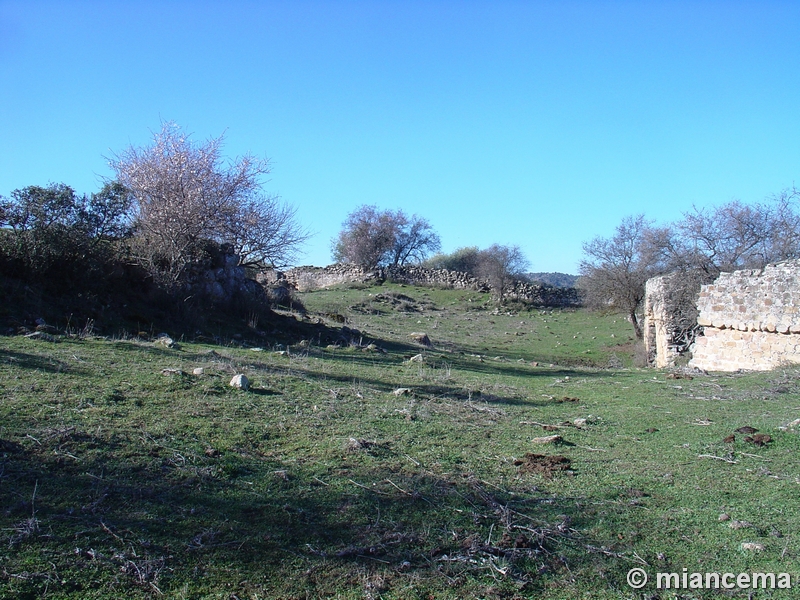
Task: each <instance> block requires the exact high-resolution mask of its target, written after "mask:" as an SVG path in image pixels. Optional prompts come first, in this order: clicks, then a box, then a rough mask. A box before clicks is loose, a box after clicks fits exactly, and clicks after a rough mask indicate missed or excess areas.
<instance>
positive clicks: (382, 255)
mask: <svg viewBox="0 0 800 600" xmlns="http://www.w3.org/2000/svg"><path fill="white" fill-rule="evenodd" d="M391 217H392V215H391V213H390V212H388V211H384V212H381V211H379V210H378V207H377V206H360V207H358V208H357V209H356V210H354V211H353V212H351V213H350V214H349V215H347V219H346V220H345V222H344V223H343V224H342V230H341V231H340V232H339V236H338V238H337V239H336V240H334V244H333V259H334V260H335V261H336V262H346V263H352V264H354V265H360V266H362V267H364V268H365V269H375V268H376V267H378V266H380V265H381V264H384V263H385V261H386V257H387V256H388V255H389V254H390V253H391V251H392V247H393V246H394V240H395V237H396V236H397V224H396V223H395V222H394V220H393V219H392V218H391Z"/></svg>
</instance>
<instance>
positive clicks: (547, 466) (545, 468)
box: [514, 452, 572, 478]
mask: <svg viewBox="0 0 800 600" xmlns="http://www.w3.org/2000/svg"><path fill="white" fill-rule="evenodd" d="M514 464H515V465H517V466H518V467H519V472H520V473H538V474H540V475H544V476H545V477H550V478H552V477H553V475H554V474H555V473H560V472H563V471H568V470H569V469H570V468H571V467H572V461H571V460H570V459H569V458H567V457H566V456H561V455H560V454H554V455H552V456H548V455H547V454H533V453H532V452H528V453H526V454H525V456H524V457H523V458H522V459H518V460H515V461H514Z"/></svg>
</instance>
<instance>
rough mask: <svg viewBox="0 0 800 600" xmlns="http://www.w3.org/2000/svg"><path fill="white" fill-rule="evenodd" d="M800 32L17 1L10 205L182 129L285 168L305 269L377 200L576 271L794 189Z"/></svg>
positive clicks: (331, 7) (271, 187)
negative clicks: (598, 245) (682, 220)
mask: <svg viewBox="0 0 800 600" xmlns="http://www.w3.org/2000/svg"><path fill="white" fill-rule="evenodd" d="M798 25H800V2H770V1H765V2H737V1H735V0H731V1H724V2H723V1H719V2H677V1H675V2H670V1H660V2H655V1H653V2H648V1H644V0H642V1H639V2H634V1H619V2H590V1H569V0H566V1H552V2H536V1H530V2H515V1H503V0H499V1H493V2H489V1H478V0H462V1H455V0H450V1H444V0H442V1H436V0H432V1H425V2H421V1H403V2H400V1H393V0H374V1H367V0H361V1H357V0H354V1H318V2H311V1H304V0H295V1H291V2H290V1H285V2H269V1H264V2H255V1H253V2H244V1H236V0H229V1H227V2H221V1H220V2H202V1H193V2H189V1H178V0H171V1H170V0H164V1H160V2H144V1H142V2H122V1H113V0H107V1H102V2H101V1H96V2H83V1H80V0H70V1H66V0H63V1H59V2H43V1H37V0H27V1H25V2H17V1H9V0H0V194H2V195H6V196H7V195H8V194H9V193H10V192H11V190H13V189H16V188H20V187H24V186H27V185H43V184H46V183H48V182H51V181H52V182H64V183H67V184H69V185H71V186H72V187H74V188H75V189H76V190H78V191H79V192H91V191H95V190H97V189H98V188H99V187H100V181H101V179H102V178H104V177H109V176H111V171H110V169H109V168H108V166H107V164H106V160H105V158H104V157H108V156H111V155H113V153H114V152H119V151H122V150H123V149H124V148H126V147H127V146H129V145H131V144H133V145H137V146H138V145H142V144H146V143H148V141H149V139H150V136H151V132H152V131H155V130H158V129H159V128H160V124H161V122H162V120H164V121H175V122H177V123H178V124H180V125H181V126H182V127H183V128H184V129H186V130H187V131H190V132H193V135H194V139H196V140H198V141H202V140H204V139H207V138H209V137H213V136H218V135H220V134H221V133H225V135H226V144H225V153H226V154H227V155H229V156H231V157H234V156H238V155H241V154H244V153H247V152H252V153H253V154H256V155H259V156H267V157H269V158H270V159H271V160H272V167H273V170H272V173H271V175H270V176H269V181H267V182H266V183H265V190H267V191H269V192H271V193H276V194H279V195H280V196H281V197H282V198H283V199H284V200H285V201H287V202H289V203H291V204H293V205H294V206H296V207H297V210H298V218H299V220H300V221H301V223H302V224H303V225H305V226H306V227H307V228H308V229H310V230H311V231H313V232H314V233H315V235H314V237H313V238H312V239H311V240H310V241H309V242H308V244H307V246H306V251H307V252H306V254H305V256H304V258H303V260H302V261H301V262H302V263H303V264H315V265H324V264H328V263H329V262H330V241H331V239H332V238H333V237H334V236H335V235H336V233H337V232H338V230H339V228H340V226H341V223H342V221H343V220H344V219H345V217H346V215H347V213H348V212H350V211H352V210H353V209H354V208H356V207H357V206H359V205H362V204H375V205H378V206H379V207H382V208H391V209H397V208H402V209H403V210H404V211H406V212H407V213H409V214H414V213H416V214H418V215H420V216H423V217H425V218H427V219H428V220H429V221H430V222H431V224H432V225H433V226H434V228H435V229H436V230H437V231H438V232H439V234H440V235H441V238H442V243H443V247H444V250H445V251H452V250H455V249H456V248H458V247H461V246H466V245H477V246H481V247H485V246H488V245H490V244H492V243H501V244H518V245H519V246H521V247H522V249H523V250H524V251H525V253H526V255H527V256H528V258H529V259H530V262H531V269H532V270H534V271H563V272H570V273H575V272H577V264H578V262H579V260H580V257H581V244H582V242H584V241H587V240H589V239H590V238H592V237H594V236H597V235H602V236H607V235H610V234H611V233H612V232H613V229H614V227H615V226H616V225H617V223H619V221H620V220H621V219H622V218H623V217H624V216H627V215H631V214H636V213H641V212H643V213H645V214H646V215H647V216H648V217H650V218H652V219H654V220H656V221H659V222H666V221H671V220H674V219H677V218H679V217H680V215H681V213H682V212H684V211H687V210H689V209H690V208H691V207H692V205H697V206H708V205H714V204H719V203H723V202H727V201H729V200H732V199H740V200H742V201H744V202H757V201H761V200H763V199H764V198H766V197H768V196H770V195H771V194H774V193H777V192H780V191H781V190H782V189H784V188H786V187H789V186H791V185H793V184H794V183H795V181H796V180H797V179H798V170H799V169H800V36H798V34H797V29H798Z"/></svg>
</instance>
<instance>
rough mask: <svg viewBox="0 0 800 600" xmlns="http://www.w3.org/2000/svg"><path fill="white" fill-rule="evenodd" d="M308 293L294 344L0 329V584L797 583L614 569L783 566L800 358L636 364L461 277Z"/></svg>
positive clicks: (625, 352)
mask: <svg viewBox="0 0 800 600" xmlns="http://www.w3.org/2000/svg"><path fill="white" fill-rule="evenodd" d="M301 300H302V302H303V303H304V304H305V306H306V308H307V310H308V314H307V316H305V317H302V316H301V315H299V314H298V315H297V316H296V319H297V320H301V321H303V322H304V323H305V324H304V325H302V326H301V325H300V324H299V323H298V326H301V329H299V331H304V332H306V333H305V334H304V336H303V338H304V339H299V338H298V339H296V340H294V342H295V343H293V344H291V345H288V344H287V345H276V344H274V342H273V343H272V344H271V343H270V341H269V339H270V338H269V337H267V338H260V339H259V338H253V340H252V341H250V342H247V341H241V340H239V341H237V340H230V342H229V343H218V344H208V343H192V342H181V343H180V347H176V348H166V347H163V346H161V345H159V344H157V343H154V342H153V341H148V340H142V339H133V338H131V339H125V338H120V339H93V338H90V337H85V338H67V337H58V336H56V337H55V338H54V339H55V341H48V340H46V339H31V338H25V337H22V336H15V337H4V338H0V398H2V399H1V400H0V597H2V598H81V599H83V598H108V599H111V598H156V597H167V598H187V599H188V598H224V599H236V598H238V599H245V598H248V599H255V598H258V599H265V598H298V599H299V598H397V599H401V598H402V599H406V598H408V599H414V598H419V599H439V598H487V599H500V598H508V599H512V598H552V599H555V598H599V599H605V598H608V599H611V598H631V599H634V598H636V599H644V598H647V599H651V598H675V597H678V598H686V599H688V598H712V597H719V596H720V595H722V596H723V597H733V598H749V597H755V598H791V597H797V592H796V590H761V589H759V590H755V591H754V590H740V589H733V590H727V591H725V592H721V591H709V590H695V589H684V590H679V591H677V592H675V591H674V590H672V591H659V590H657V589H656V587H655V584H654V583H653V582H651V583H649V584H648V585H647V586H645V587H644V588H643V589H641V590H634V589H632V588H631V587H629V586H628V584H627V583H626V574H627V573H628V571H629V570H630V569H631V568H634V567H639V568H642V569H644V570H645V571H646V572H647V573H648V574H649V575H650V576H651V578H654V577H655V574H656V572H678V573H681V572H682V570H683V569H684V568H686V569H688V572H689V573H692V572H707V571H719V572H732V573H739V572H743V573H750V572H775V573H781V572H789V573H791V574H792V583H793V585H794V586H795V588H796V587H797V586H800V582H798V581H797V575H798V573H799V572H800V569H798V563H797V559H798V554H799V553H800V543H799V542H798V537H797V532H798V531H800V503H798V492H800V487H798V484H799V483H800V462H798V460H797V456H798V450H800V435H799V434H798V431H800V427H798V426H797V425H794V426H792V425H791V423H792V422H793V421H795V419H798V418H800V373H798V371H796V370H789V369H787V370H782V371H776V372H772V373H766V374H729V375H714V374H712V375H700V374H695V375H693V376H691V377H689V376H685V375H681V374H671V373H668V372H665V371H657V370H647V369H639V368H636V367H634V366H633V365H634V359H633V344H632V340H631V335H630V326H629V325H628V324H627V323H626V322H624V321H623V320H622V319H620V318H618V317H613V316H598V315H596V314H591V313H588V312H585V311H571V310H570V311H567V310H563V311H562V310H557V309H556V310H530V311H526V310H514V309H504V310H502V311H498V310H495V309H494V307H493V306H492V305H491V304H488V303H487V300H488V297H487V296H485V295H482V294H479V293H477V292H465V291H453V290H435V289H424V288H415V287H410V286H409V287H406V286H397V285H384V286H381V287H364V288H360V289H333V290H326V291H319V292H313V293H307V294H303V295H301ZM287 318H294V317H292V316H291V315H287ZM243 333H244V340H248V339H250V338H248V337H247V336H248V334H247V328H246V326H244V325H243ZM411 334H426V335H427V337H428V338H429V340H430V345H425V344H423V343H420V342H418V341H415V339H414V338H415V337H416V338H417V339H419V338H420V336H412V335H411ZM197 368H202V369H203V373H202V374H198V375H195V374H193V371H194V369H197ZM236 373H243V374H245V375H246V376H247V377H248V378H249V379H250V380H251V383H252V387H251V389H250V390H249V391H241V390H235V389H233V388H231V387H229V386H228V382H229V380H230V378H231V377H232V375H234V374H236ZM743 426H750V427H753V428H756V429H758V430H759V433H762V434H767V435H769V436H770V438H771V439H770V441H769V442H767V443H766V444H765V445H762V446H759V445H756V444H753V443H750V442H748V441H745V437H746V436H747V434H743V433H738V432H735V430H736V429H737V428H740V427H743ZM731 434H734V436H735V440H733V441H730V440H728V441H724V440H725V439H726V438H727V437H728V436H730V435H731ZM555 435H557V436H559V439H557V440H556V441H554V442H550V443H539V442H541V440H539V439H537V438H543V437H547V436H555ZM751 437H752V434H751ZM676 594H677V595H676Z"/></svg>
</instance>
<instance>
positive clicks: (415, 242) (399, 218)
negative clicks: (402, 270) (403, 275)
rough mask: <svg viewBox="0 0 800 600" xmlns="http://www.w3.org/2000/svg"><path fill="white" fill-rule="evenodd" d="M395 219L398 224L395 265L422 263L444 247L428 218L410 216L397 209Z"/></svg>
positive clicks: (394, 246)
mask: <svg viewBox="0 0 800 600" xmlns="http://www.w3.org/2000/svg"><path fill="white" fill-rule="evenodd" d="M394 219H395V221H396V222H397V225H398V226H397V230H396V232H395V238H394V244H393V245H392V260H391V263H392V264H393V265H405V264H408V263H410V262H416V263H420V262H422V261H424V260H425V259H426V258H427V257H428V255H430V254H431V253H432V252H438V251H439V249H440V248H441V247H442V243H441V241H440V239H439V235H438V234H437V233H436V232H435V231H434V230H433V227H431V224H430V223H429V222H428V221H427V220H425V219H423V218H421V217H418V216H417V215H413V216H412V217H410V218H408V217H406V216H405V215H404V214H403V211H397V212H396V213H395V214H394Z"/></svg>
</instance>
